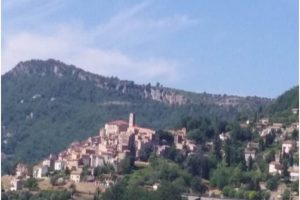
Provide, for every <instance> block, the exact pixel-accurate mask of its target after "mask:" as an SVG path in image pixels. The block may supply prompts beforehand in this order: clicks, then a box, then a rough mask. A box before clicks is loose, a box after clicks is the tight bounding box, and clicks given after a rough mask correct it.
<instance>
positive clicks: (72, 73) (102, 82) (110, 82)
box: [7, 59, 270, 107]
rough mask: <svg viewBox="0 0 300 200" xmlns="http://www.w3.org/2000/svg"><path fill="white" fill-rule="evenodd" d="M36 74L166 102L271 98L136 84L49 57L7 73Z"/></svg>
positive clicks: (225, 103)
mask: <svg viewBox="0 0 300 200" xmlns="http://www.w3.org/2000/svg"><path fill="white" fill-rule="evenodd" d="M9 74H10V75H12V76H18V75H35V76H41V77H44V76H55V77H58V78H62V77H68V78H72V79H76V80H80V81H89V82H91V83H92V84H94V85H95V86H96V87H98V88H102V89H106V90H113V91H117V92H120V93H122V94H130V95H134V96H137V97H139V98H142V99H150V100H154V101H159V102H163V103H166V104H169V105H184V104H187V103H192V104H216V105H220V106H240V105H242V106H243V107H252V106H253V105H254V104H255V105H265V104H267V103H269V102H270V99H267V98H259V97H239V96H229V95H212V94H207V93H192V92H185V91H180V90H176V89H171V88H166V87H162V86H160V85H157V86H151V84H147V85H138V84H135V83H134V82H133V81H127V80H120V79H118V78H117V77H104V76H101V75H96V74H92V73H90V72H86V71H84V70H82V69H79V68H76V67H75V66H73V65H66V64H64V63H62V62H60V61H57V60H54V59H49V60H46V61H43V60H30V61H25V62H20V63H19V64H18V65H17V66H16V67H15V68H13V69H12V70H11V71H9V72H8V73H7V75H9Z"/></svg>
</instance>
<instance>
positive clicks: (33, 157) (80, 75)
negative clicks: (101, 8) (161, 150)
mask: <svg viewBox="0 0 300 200" xmlns="http://www.w3.org/2000/svg"><path fill="white" fill-rule="evenodd" d="M58 65H59V66H58ZM55 66H56V67H55ZM1 83H2V105H1V107H2V113H1V114H2V119H1V122H2V127H1V128H2V133H3V134H2V136H3V137H1V144H2V153H3V155H5V156H4V157H6V162H3V163H5V164H4V165H2V169H3V172H5V171H7V170H5V169H9V168H11V167H12V165H14V164H16V163H17V162H26V163H34V162H36V161H38V160H40V159H41V158H43V157H45V156H47V155H49V153H56V152H59V151H60V150H62V149H65V148H66V146H67V145H68V144H70V143H71V142H72V141H74V140H82V139H84V138H87V137H89V136H94V135H96V134H98V130H99V128H100V127H102V126H103V125H104V123H105V122H108V121H110V120H115V119H127V117H128V113H130V112H134V113H136V116H137V123H138V124H140V125H142V126H145V127H149V128H153V129H156V130H158V129H167V128H173V127H174V126H176V124H177V123H178V122H179V121H180V120H181V119H182V118H184V117H199V116H201V117H207V118H210V119H213V120H226V121H232V120H234V119H236V116H237V115H238V114H240V113H242V116H243V117H244V116H246V117H251V116H252V114H253V113H255V112H256V111H257V110H258V109H259V108H260V107H265V106H266V105H268V104H269V102H270V100H269V99H263V98H259V97H251V98H250V97H248V98H247V97H245V98H244V97H235V96H226V95H224V96H222V95H211V94H206V93H202V94H197V93H192V92H186V91H182V90H176V89H170V88H165V87H162V86H161V85H157V86H151V85H150V84H148V85H137V84H135V83H134V82H133V81H123V80H119V79H118V78H116V77H111V78H109V77H104V76H101V75H95V74H92V73H89V72H85V71H84V70H82V69H78V68H76V67H75V66H72V65H70V66H69V65H65V64H64V63H62V62H59V61H55V60H53V59H52V60H46V61H41V60H33V61H27V62H20V63H19V64H18V65H17V66H16V67H15V68H13V69H12V70H10V71H9V72H7V73H6V74H4V75H2V79H1ZM183 99H186V100H183Z"/></svg>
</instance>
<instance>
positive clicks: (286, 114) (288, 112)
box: [265, 86, 299, 123]
mask: <svg viewBox="0 0 300 200" xmlns="http://www.w3.org/2000/svg"><path fill="white" fill-rule="evenodd" d="M298 107H299V86H295V87H293V88H291V89H289V90H288V91H286V92H284V93H283V94H282V95H280V96H279V97H278V98H277V99H276V100H275V101H273V102H272V103H271V104H270V105H268V106H267V107H266V109H265V113H266V115H267V116H269V117H271V119H272V120H273V121H282V122H286V123H289V122H293V121H297V120H296V119H298V115H297V114H294V115H293V114H292V109H293V108H298Z"/></svg>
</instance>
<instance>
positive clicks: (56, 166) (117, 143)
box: [11, 110, 299, 190]
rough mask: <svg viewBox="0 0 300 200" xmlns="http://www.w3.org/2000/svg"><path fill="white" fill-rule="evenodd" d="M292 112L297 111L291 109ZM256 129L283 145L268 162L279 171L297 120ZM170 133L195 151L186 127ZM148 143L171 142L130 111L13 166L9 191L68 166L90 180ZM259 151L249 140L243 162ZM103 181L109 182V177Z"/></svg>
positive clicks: (294, 175)
mask: <svg viewBox="0 0 300 200" xmlns="http://www.w3.org/2000/svg"><path fill="white" fill-rule="evenodd" d="M293 112H296V111H295V110H293ZM297 112H298V111H297ZM249 124H250V122H249V121H247V122H246V123H244V124H241V127H244V126H245V127H246V126H249ZM256 130H258V131H259V133H260V137H261V138H263V139H265V138H266V137H267V135H269V134H272V133H274V132H276V133H278V134H277V135H276V141H277V142H280V143H281V144H282V148H281V152H279V153H278V154H276V155H275V160H274V161H272V162H270V163H269V173H270V174H273V175H274V174H281V173H282V169H283V167H282V163H280V160H281V159H280V155H282V154H283V153H285V154H290V153H294V152H297V149H298V142H296V141H295V140H291V139H289V138H290V135H291V133H292V132H293V131H294V130H299V123H292V124H291V125H290V126H288V127H284V125H283V124H282V123H270V121H269V119H267V118H264V119H261V120H260V121H259V122H257V123H256ZM169 132H170V133H172V135H173V136H174V146H175V148H176V149H177V150H185V151H187V152H189V153H193V152H195V151H196V150H197V145H196V143H195V141H193V140H189V139H188V137H187V130H186V128H182V129H179V130H169ZM219 138H220V140H221V141H225V140H227V139H229V138H230V132H227V133H221V134H220V135H219ZM149 145H152V146H153V147H154V149H155V153H156V155H158V156H161V155H163V154H164V152H165V151H166V150H167V149H169V148H170V145H167V144H159V143H157V138H156V135H155V131H154V130H152V129H149V128H144V127H140V126H138V125H136V123H135V115H134V114H133V113H130V114H129V120H128V121H124V120H116V121H111V122H108V123H106V124H105V125H104V127H103V128H101V129H100V131H99V135H97V136H94V137H89V138H88V139H86V140H84V141H82V142H73V143H71V144H70V145H69V147H68V148H67V149H66V150H64V151H62V152H60V153H59V154H58V155H53V154H50V155H49V157H48V158H47V159H45V160H43V161H42V162H41V163H39V164H38V165H36V166H34V167H33V170H32V172H29V170H28V169H27V167H26V166H25V165H23V164H19V165H18V166H17V168H16V178H15V179H13V181H12V183H11V185H12V187H11V190H19V189H20V187H21V181H22V179H24V178H26V177H28V176H29V175H32V176H33V177H34V178H37V179H40V178H43V177H45V176H47V175H48V174H49V172H53V171H61V170H65V169H69V171H70V180H71V181H73V182H76V183H77V182H80V181H82V171H83V168H87V169H88V170H89V171H90V172H91V173H90V174H91V177H92V178H91V180H93V172H94V168H96V167H98V166H103V165H105V164H110V165H112V166H114V167H115V168H116V169H117V167H118V163H119V162H120V161H121V160H123V159H124V158H125V157H126V156H129V155H130V156H133V157H134V158H135V161H136V162H139V161H140V157H141V155H142V151H143V149H144V148H145V147H147V146H149ZM207 145H208V146H212V145H213V143H212V142H207ZM258 151H259V143H257V142H253V141H251V142H249V143H248V144H247V146H246V148H245V151H244V155H245V161H246V163H248V162H249V160H250V158H252V159H253V160H254V159H255V158H256V156H257V153H258ZM289 173H290V180H291V181H298V180H299V167H298V166H291V167H290V168H289ZM105 181H106V182H108V184H112V183H111V182H110V181H111V180H110V179H107V180H105Z"/></svg>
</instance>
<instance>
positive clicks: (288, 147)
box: [281, 140, 296, 154]
mask: <svg viewBox="0 0 300 200" xmlns="http://www.w3.org/2000/svg"><path fill="white" fill-rule="evenodd" d="M295 148H296V141H294V140H286V141H284V142H283V143H282V147H281V152H282V153H287V154H288V153H290V152H291V151H294V150H295Z"/></svg>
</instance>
